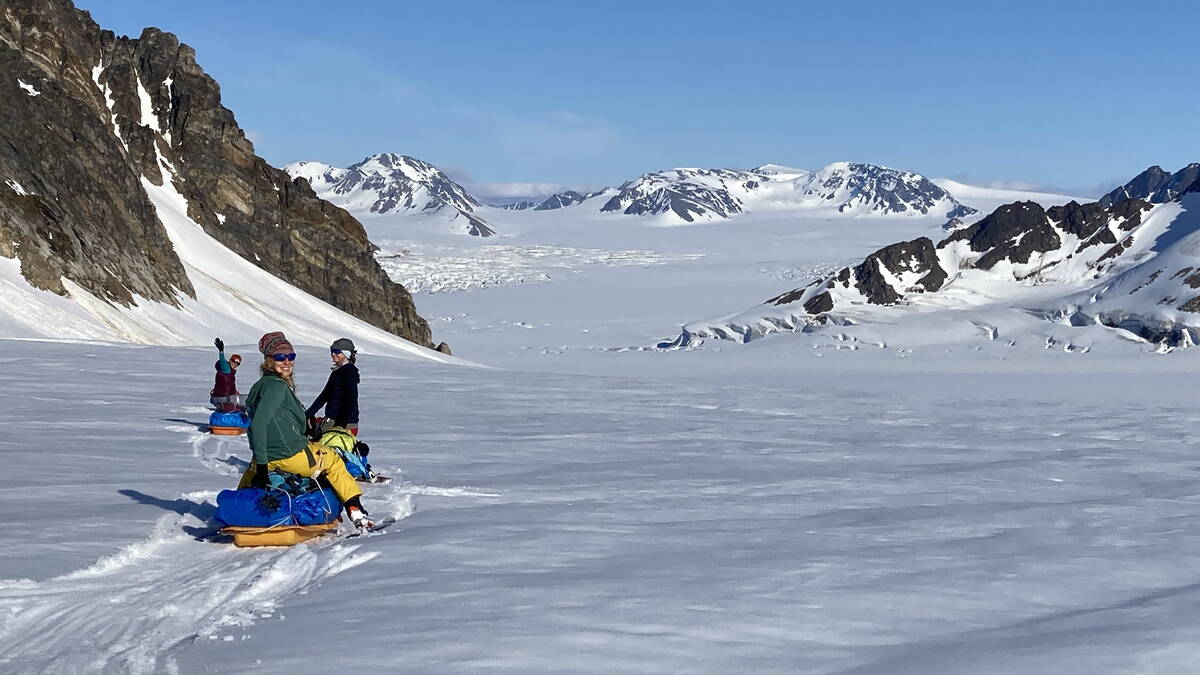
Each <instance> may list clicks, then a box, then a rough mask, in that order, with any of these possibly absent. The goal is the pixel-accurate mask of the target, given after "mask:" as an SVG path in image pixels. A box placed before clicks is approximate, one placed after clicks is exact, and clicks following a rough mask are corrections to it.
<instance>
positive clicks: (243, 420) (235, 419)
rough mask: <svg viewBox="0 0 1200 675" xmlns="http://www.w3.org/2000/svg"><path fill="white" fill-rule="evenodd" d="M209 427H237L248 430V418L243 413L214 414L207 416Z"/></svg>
mask: <svg viewBox="0 0 1200 675" xmlns="http://www.w3.org/2000/svg"><path fill="white" fill-rule="evenodd" d="M208 426H210V427H239V428H241V429H249V428H250V416H249V415H247V414H246V413H244V412H220V411H217V412H214V413H213V414H211V415H209V416H208Z"/></svg>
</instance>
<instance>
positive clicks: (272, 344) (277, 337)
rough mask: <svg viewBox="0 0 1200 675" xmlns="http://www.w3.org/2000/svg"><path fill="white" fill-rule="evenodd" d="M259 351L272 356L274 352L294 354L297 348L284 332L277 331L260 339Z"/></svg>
mask: <svg viewBox="0 0 1200 675" xmlns="http://www.w3.org/2000/svg"><path fill="white" fill-rule="evenodd" d="M258 351H260V352H262V355H263V356H272V355H274V354H292V353H294V352H295V351H296V348H295V347H293V346H292V343H290V342H288V339H287V337H286V336H284V334H283V333H281V332H279V331H275V332H273V333H267V334H266V335H264V336H262V337H261V338H259V339H258Z"/></svg>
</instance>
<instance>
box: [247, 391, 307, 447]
mask: <svg viewBox="0 0 1200 675" xmlns="http://www.w3.org/2000/svg"><path fill="white" fill-rule="evenodd" d="M246 412H248V413H249V414H250V430H249V431H248V432H247V435H248V436H249V437H250V450H251V451H252V452H253V454H254V463H255V464H266V463H267V462H270V461H273V460H276V459H286V458H288V457H291V456H292V455H294V454H296V453H297V452H301V451H302V450H304V448H305V447H307V445H308V437H307V436H305V435H304V431H305V429H306V427H307V424H306V422H307V421H308V418H307V417H306V416H305V412H304V405H303V404H301V403H300V399H298V398H296V394H295V392H293V391H292V388H291V387H289V386H288V385H287V382H284V381H283V380H282V379H280V377H279V376H278V375H263V376H262V377H260V378H259V379H258V382H255V383H254V386H253V387H251V388H250V393H249V394H248V395H247V396H246Z"/></svg>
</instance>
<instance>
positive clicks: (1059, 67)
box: [77, 0, 1200, 194]
mask: <svg viewBox="0 0 1200 675" xmlns="http://www.w3.org/2000/svg"><path fill="white" fill-rule="evenodd" d="M77 2H78V5H79V6H80V7H81V8H83V9H87V10H89V11H90V12H91V13H92V16H93V18H95V19H96V20H97V22H99V23H100V24H101V26H103V27H104V28H107V29H110V30H113V31H115V32H117V33H118V34H126V35H130V36H132V37H136V36H137V35H138V34H139V33H140V32H141V29H142V28H143V27H144V26H157V27H159V28H162V29H164V30H168V31H171V32H173V33H175V34H177V35H178V36H179V37H180V39H182V40H183V41H184V42H186V43H188V44H190V45H192V46H193V47H195V48H196V51H197V60H198V61H199V63H200V65H201V67H203V68H204V69H205V70H206V71H207V72H208V73H209V74H211V75H212V76H213V77H215V78H216V79H217V81H218V82H220V84H221V89H222V94H223V100H224V103H225V105H226V106H227V107H229V108H230V109H232V110H233V111H234V113H235V114H236V115H237V119H238V122H239V124H240V125H241V126H242V127H243V128H244V129H246V130H247V131H248V133H249V134H250V136H251V138H252V139H253V140H254V141H255V145H256V147H257V149H258V151H259V154H261V155H263V156H264V157H265V158H266V159H267V160H268V161H270V162H272V163H273V164H276V165H282V164H285V163H287V162H291V161H295V160H299V159H316V160H320V161H325V162H329V163H331V164H336V165H339V166H346V165H348V164H351V163H353V162H355V161H358V160H359V159H361V158H362V157H364V156H366V155H369V154H373V153H376V152H400V153H403V154H408V155H413V156H415V157H419V158H421V159H425V160H428V161H430V162H433V163H434V164H436V165H438V166H440V167H442V168H443V169H445V170H447V171H449V172H450V173H451V174H452V175H455V176H456V177H460V178H463V179H468V178H469V180H470V181H471V182H472V183H474V185H475V187H476V189H478V190H480V191H481V192H485V193H486V192H491V193H493V194H503V193H513V194H516V193H519V192H523V191H525V192H528V191H535V192H536V191H545V190H546V189H549V188H551V187H557V186H563V185H580V186H597V185H610V184H614V185H615V184H619V183H620V182H622V181H624V180H626V179H629V178H632V177H634V176H636V175H638V174H640V173H643V172H646V171H653V170H659V169H665V168H670V167H676V166H702V167H734V168H748V167H751V166H755V165H758V164H763V163H767V162H774V163H778V164H787V165H791V166H799V167H804V168H819V167H821V166H823V165H825V164H828V163H830V162H834V161H841V160H850V161H863V162H875V163H880V164H886V165H889V166H894V167H898V168H903V169H910V170H914V171H918V172H921V173H923V174H926V175H928V176H931V177H942V176H946V177H955V178H958V179H960V180H966V181H969V182H974V183H978V184H986V183H989V182H993V181H998V182H1010V183H1013V184H1026V185H1031V186H1041V187H1045V186H1053V187H1058V188H1069V189H1073V190H1076V192H1080V191H1083V190H1087V191H1091V192H1094V191H1095V190H1096V189H1097V187H1098V186H1100V185H1102V184H1108V183H1110V182H1112V181H1115V180H1118V179H1120V180H1124V179H1127V178H1129V177H1131V176H1133V175H1134V174H1136V173H1137V172H1139V171H1141V170H1142V169H1144V168H1146V167H1147V166H1149V165H1151V164H1160V165H1162V166H1163V167H1164V168H1166V169H1168V170H1175V169H1178V168H1180V167H1182V166H1183V165H1184V164H1187V163H1189V162H1193V161H1200V124H1197V123H1196V113H1195V111H1196V110H1197V109H1198V108H1200V77H1197V75H1196V59H1195V54H1194V49H1193V48H1192V47H1191V45H1193V44H1194V42H1195V39H1196V27H1197V26H1200V8H1197V7H1196V6H1194V5H1193V4H1191V3H1184V2H1165V3H1155V4H1153V5H1139V4H1137V3H1127V2H1067V1H1061V2H1044V3H1034V2H955V3H950V2H944V3H943V2H925V3H906V2H869V1H864V2H855V3H828V2H823V3H817V2H802V1H799V0H797V1H793V2H785V1H778V2H776V1H771V0H761V1H760V2H757V3H732V2H706V1H694V2H649V1H644V2H624V1H618V2H604V3H596V2H542V1H538V0H525V1H519V2H482V1H480V2H476V1H471V0H467V1H460V2H453V3H440V2H373V1H364V2H356V3H330V2H327V1H326V2H310V1H308V0H293V1H291V2H287V3H268V2H233V1H226V0H207V1H206V2H203V3H192V2H188V3H180V2H162V1H161V0H154V1H148V0H77ZM523 184H533V186H532V187H529V186H524V185H523Z"/></svg>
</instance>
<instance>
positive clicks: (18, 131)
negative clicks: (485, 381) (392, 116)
mask: <svg viewBox="0 0 1200 675" xmlns="http://www.w3.org/2000/svg"><path fill="white" fill-rule="evenodd" d="M0 75H2V77H0V96H3V100H4V101H5V104H4V105H3V106H0V183H3V184H0V255H2V256H5V257H9V258H12V257H16V258H18V259H19V260H20V262H21V271H22V274H23V275H24V276H25V277H26V279H28V280H29V281H30V282H31V283H32V284H34V285H35V286H37V287H39V288H42V289H46V290H51V291H54V292H56V293H59V294H65V293H66V292H67V289H66V288H65V287H64V282H63V280H64V279H66V280H69V281H70V282H72V283H74V284H77V285H78V286H80V287H82V288H83V289H84V290H86V291H88V292H90V293H92V294H94V295H96V296H97V297H100V298H102V299H104V300H106V301H108V302H110V303H119V304H124V305H130V304H136V303H139V302H142V301H143V300H149V301H158V302H165V303H172V304H177V303H178V302H179V298H180V297H181V296H180V294H183V295H187V296H193V295H194V291H193V289H192V286H191V283H190V282H189V280H188V277H187V274H186V273H185V271H184V269H183V266H182V265H181V263H180V261H179V259H178V257H177V256H176V255H175V253H174V249H173V248H172V245H171V242H170V239H169V238H168V236H167V234H166V231H165V229H164V227H163V225H162V223H161V222H160V221H159V219H158V216H157V214H156V211H155V209H154V207H153V205H152V204H151V203H150V201H149V199H148V197H147V194H146V191H145V188H144V187H143V182H142V181H143V180H148V181H150V182H151V183H153V184H155V185H160V184H161V182H162V181H163V180H171V181H172V182H173V183H174V187H175V189H176V190H177V191H178V192H179V193H181V194H182V195H183V196H184V197H185V198H186V199H187V209H188V216H190V217H191V218H192V219H193V220H195V221H196V222H197V223H199V224H200V225H201V226H202V227H203V228H204V230H205V231H206V232H207V233H208V234H209V235H211V236H212V237H213V238H215V239H217V240H218V241H220V242H221V243H222V244H223V245H224V246H226V247H228V248H229V249H232V250H233V251H235V252H237V253H238V254H239V255H241V256H242V257H244V258H246V259H247V260H250V261H253V262H254V263H255V264H256V265H258V266H260V267H261V268H263V269H265V270H267V271H269V272H271V273H272V274H274V275H276V276H278V277H280V278H282V279H283V280H285V281H287V282H288V283H290V284H292V285H294V286H296V287H298V288H301V289H303V290H304V291H307V292H309V293H311V294H312V295H314V296H316V297H318V298H321V299H322V300H325V301H327V302H329V303H331V304H333V305H335V306H337V307H339V308H341V309H343V310H345V311H347V312H349V313H351V314H354V315H356V316H358V317H360V318H362V319H364V320H366V321H368V322H370V323H372V324H374V325H376V326H379V327H380V328H383V329H385V330H388V331H390V332H392V333H395V334H396V335H400V336H401V337H404V338H406V339H408V340H411V341H413V342H416V343H418V344H421V345H425V346H432V343H431V336H430V331H429V326H428V324H427V323H426V322H425V320H424V319H422V318H421V317H420V316H419V315H418V314H417V312H416V308H415V306H414V305H413V301H412V297H411V295H410V294H409V293H408V291H407V290H405V289H404V287H403V286H400V285H398V284H396V283H394V282H392V281H391V280H390V279H388V277H387V275H386V274H385V273H384V272H383V270H382V269H381V268H380V267H379V265H378V263H377V262H376V261H375V260H374V257H373V247H372V245H371V243H370V241H369V240H368V239H367V236H366V233H365V232H364V230H363V228H362V226H361V224H359V223H358V221H356V220H355V219H354V218H353V217H352V216H351V215H350V214H348V213H347V212H346V211H344V210H342V209H340V208H338V207H335V206H333V205H331V204H329V203H327V202H325V201H322V200H321V199H319V198H318V197H317V196H316V194H315V193H314V192H313V190H312V189H311V187H310V186H309V185H308V183H307V181H303V180H297V181H293V180H292V179H291V177H290V176H288V175H287V174H286V173H285V172H283V171H281V170H279V169H276V168H274V167H271V166H270V165H268V164H267V163H266V162H265V161H264V160H263V159H262V158H260V157H258V156H257V155H256V154H255V152H254V147H253V145H252V144H251V143H250V141H249V140H247V139H246V137H245V134H244V133H243V132H242V130H241V129H240V128H239V127H238V125H237V122H236V120H235V119H234V115H233V113H232V112H231V111H230V110H229V109H227V108H225V107H224V106H222V105H221V94H220V87H219V86H218V85H217V83H216V82H215V81H214V80H213V79H212V78H211V77H209V76H208V75H206V74H205V73H204V71H203V70H202V69H201V68H200V67H199V66H198V65H197V64H196V61H195V52H194V51H193V50H192V49H191V48H190V47H188V46H187V45H184V44H181V43H180V42H179V40H178V39H177V38H176V37H175V36H174V35H171V34H170V33H164V32H162V31H159V30H157V29H155V28H147V29H146V30H144V31H143V32H142V34H141V36H140V37H139V38H138V39H130V38H127V37H117V36H116V35H114V34H113V33H112V32H110V31H105V30H101V29H100V27H99V26H98V25H96V23H95V22H94V21H92V19H91V17H90V15H89V14H88V13H87V12H84V11H80V10H77V9H76V8H75V7H74V6H73V5H72V4H71V3H70V2H69V1H68V0H5V2H4V3H3V4H2V5H0ZM204 272H205V273H207V274H210V275H212V276H214V277H217V278H219V277H220V274H221V270H219V269H213V270H204ZM265 328H269V327H264V329H265Z"/></svg>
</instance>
